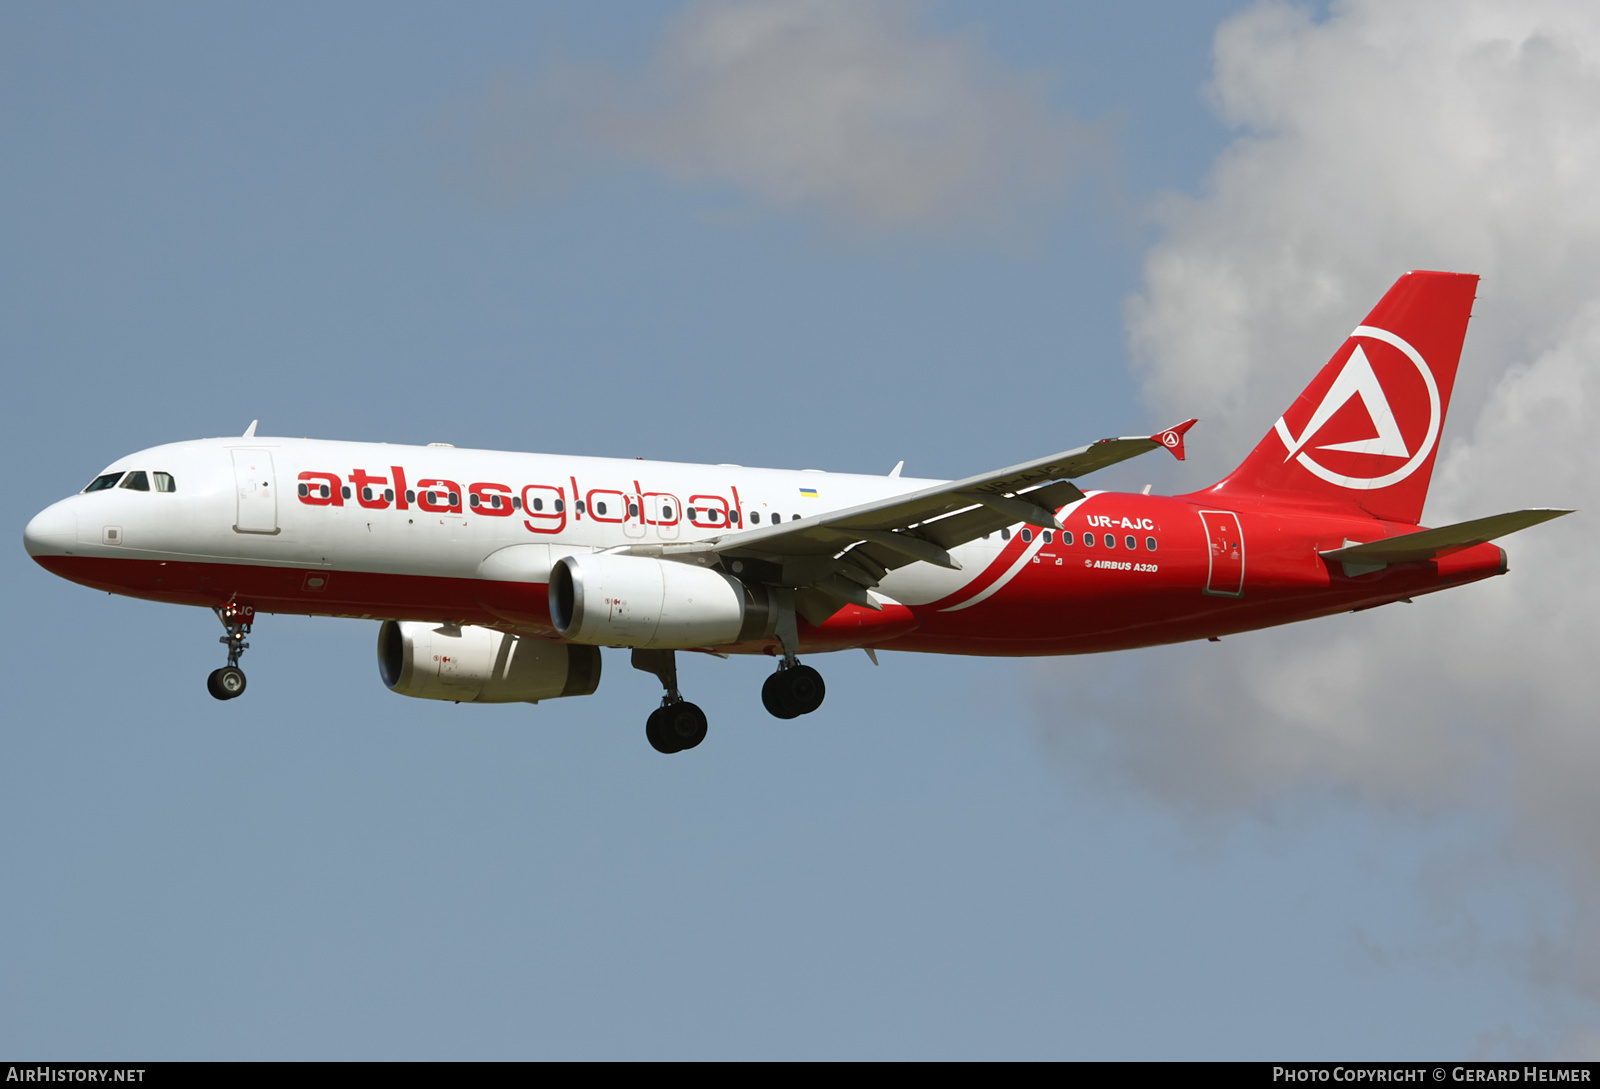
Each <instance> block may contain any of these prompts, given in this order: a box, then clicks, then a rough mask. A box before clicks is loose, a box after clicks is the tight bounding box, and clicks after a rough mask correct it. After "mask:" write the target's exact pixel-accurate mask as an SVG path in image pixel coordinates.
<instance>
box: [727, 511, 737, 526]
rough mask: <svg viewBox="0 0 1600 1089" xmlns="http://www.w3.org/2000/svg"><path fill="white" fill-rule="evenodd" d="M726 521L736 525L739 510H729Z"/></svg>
mask: <svg viewBox="0 0 1600 1089" xmlns="http://www.w3.org/2000/svg"><path fill="white" fill-rule="evenodd" d="M728 521H729V523H731V524H732V525H738V524H739V512H738V511H736V510H732V511H729V512H728Z"/></svg>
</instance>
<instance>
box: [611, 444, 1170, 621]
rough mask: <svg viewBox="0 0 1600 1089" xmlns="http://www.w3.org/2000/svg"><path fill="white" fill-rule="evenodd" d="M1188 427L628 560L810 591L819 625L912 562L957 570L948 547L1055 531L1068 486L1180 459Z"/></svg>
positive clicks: (1075, 494) (806, 606) (809, 610)
mask: <svg viewBox="0 0 1600 1089" xmlns="http://www.w3.org/2000/svg"><path fill="white" fill-rule="evenodd" d="M1194 423H1195V421H1194V420H1186V421H1184V422H1183V423H1181V424H1178V425H1177V426H1176V427H1172V428H1168V429H1167V430H1166V431H1161V432H1157V433H1156V434H1154V435H1140V436H1127V437H1123V438H1114V439H1102V440H1100V441H1099V442H1096V443H1091V444H1090V445H1088V446H1083V447H1079V448H1078V449H1076V450H1068V451H1066V452H1065V453H1060V454H1053V455H1051V456H1050V457H1044V458H1037V459H1035V460H1033V461H1026V462H1023V463H1022V464H1020V465H1013V466H1011V467H1009V468H1006V469H1001V470H999V471H997V472H991V473H982V474H979V475H978V476H970V477H967V478H966V479H964V480H954V481H950V482H949V483H946V484H938V485H935V486H933V487H931V488H924V489H922V490H921V491H916V492H910V493H907V494H905V495H896V496H890V497H889V498H886V499H881V500H878V501H876V502H872V503H864V504H862V505H860V506H855V507H849V508H847V509H845V510H836V511H829V512H827V513H825V514H818V515H814V516H812V517H810V518H802V519H799V520H798V521H792V522H782V523H779V524H777V525H770V526H759V527H752V528H749V529H742V530H736V531H734V532H730V533H725V534H722V535H721V536H718V537H715V538H712V539H711V540H708V541H697V542H686V543H684V544H682V545H671V544H664V545H643V546H634V547H632V548H630V549H628V551H629V552H633V553H637V554H647V555H649V554H654V555H661V556H665V557H672V558H677V559H683V560H688V561H689V562H697V561H698V562H701V563H712V562H716V560H717V559H718V558H721V559H724V560H726V561H728V562H729V566H731V567H732V568H733V570H734V571H735V572H736V573H739V574H743V575H746V576H747V577H753V578H756V579H759V580H760V581H762V582H765V583H769V584H771V585H775V586H787V587H792V588H794V589H796V590H801V591H807V590H809V591H815V594H813V595H811V597H812V599H811V600H810V601H809V602H807V601H805V600H804V599H801V598H797V602H796V606H797V608H801V609H802V612H805V613H806V614H807V615H808V617H810V616H813V615H817V614H820V615H821V616H823V617H824V618H825V617H826V616H828V615H831V614H832V613H833V612H835V611H837V609H838V608H839V607H840V605H842V604H843V603H845V602H854V603H855V604H858V605H862V606H864V607H866V608H871V609H876V608H878V606H877V604H876V603H875V602H873V601H872V599H871V598H870V597H869V596H868V595H867V590H868V589H869V588H871V587H875V586H877V585H878V582H879V580H880V579H881V578H882V577H883V576H884V575H885V574H887V573H888V572H889V571H891V570H893V569H894V568H896V567H903V566H905V565H906V564H909V563H915V562H918V561H922V562H926V563H933V564H937V565H939V566H941V567H948V568H951V569H955V570H959V568H960V564H959V563H957V561H956V560H954V559H953V558H952V557H951V556H950V549H952V548H954V547H956V546H957V545H960V544H965V543H966V542H968V541H972V540H976V539H977V538H979V537H982V536H983V535H985V534H987V533H993V532H995V531H997V530H1000V529H1003V528H1005V527H1006V526H1010V525H1015V524H1016V523H1017V522H1026V523H1029V524H1031V525H1036V526H1041V527H1053V528H1056V529H1059V528H1061V523H1060V522H1059V521H1057V520H1056V516H1055V512H1056V510H1057V509H1058V508H1060V507H1064V506H1066V505H1067V504H1069V503H1073V502H1076V501H1077V500H1079V499H1082V498H1083V492H1082V491H1080V490H1079V489H1078V486H1077V485H1075V484H1073V483H1072V482H1071V479H1070V478H1072V477H1079V476H1084V475H1087V474H1088V473H1092V472H1094V471H1095V470H1096V469H1103V468H1105V467H1106V466H1108V465H1114V464H1116V463H1117V462H1119V461H1124V460H1126V459H1128V458H1131V457H1134V456H1136V455H1139V454H1143V453H1146V452H1147V451H1150V450H1155V449H1157V448H1163V447H1164V448H1166V449H1168V450H1170V451H1172V453H1173V456H1175V457H1177V458H1179V459H1182V458H1183V456H1184V455H1183V435H1184V432H1186V431H1188V430H1189V428H1190V427H1192V426H1194ZM816 594H820V595H822V598H824V599H826V602H824V601H822V600H817V599H816V596H815V595H816ZM825 603H826V605H827V607H826V608H824V604H825Z"/></svg>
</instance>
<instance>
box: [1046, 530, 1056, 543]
mask: <svg viewBox="0 0 1600 1089" xmlns="http://www.w3.org/2000/svg"><path fill="white" fill-rule="evenodd" d="M1054 540H1055V534H1054V533H1052V532H1051V531H1050V530H1048V529H1047V530H1045V531H1044V543H1045V544H1050V543H1051V542H1052V541H1054Z"/></svg>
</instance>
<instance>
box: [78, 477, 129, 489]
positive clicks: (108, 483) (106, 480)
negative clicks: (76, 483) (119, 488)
mask: <svg viewBox="0 0 1600 1089" xmlns="http://www.w3.org/2000/svg"><path fill="white" fill-rule="evenodd" d="M121 479H122V474H121V473H107V474H106V475H105V476H97V477H95V478H94V479H93V480H91V481H90V482H89V486H88V487H87V488H85V489H83V490H84V491H85V492H103V491H105V490H106V489H107V488H111V487H115V486H116V483H117V481H119V480H121Z"/></svg>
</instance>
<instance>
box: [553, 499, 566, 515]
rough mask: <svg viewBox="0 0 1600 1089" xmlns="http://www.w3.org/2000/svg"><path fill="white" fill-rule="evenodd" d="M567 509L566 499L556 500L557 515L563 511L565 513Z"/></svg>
mask: <svg viewBox="0 0 1600 1089" xmlns="http://www.w3.org/2000/svg"><path fill="white" fill-rule="evenodd" d="M566 509H567V501H566V500H565V499H557V500H556V513H557V514H560V513H562V512H563V511H565V510H566Z"/></svg>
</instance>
